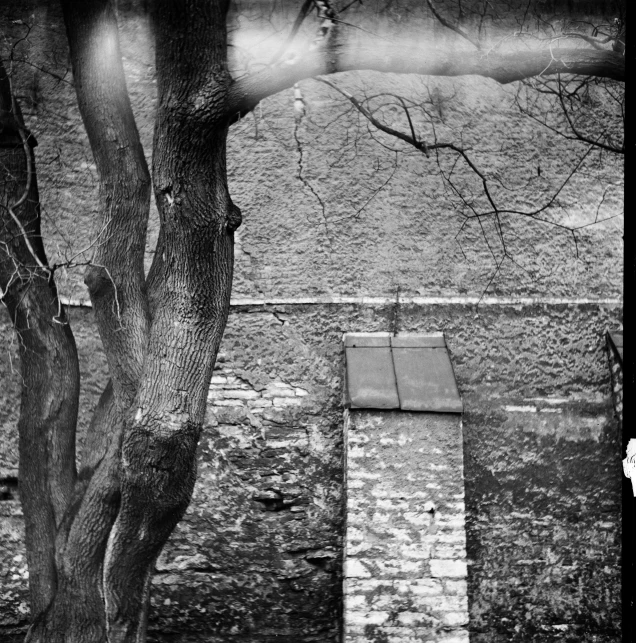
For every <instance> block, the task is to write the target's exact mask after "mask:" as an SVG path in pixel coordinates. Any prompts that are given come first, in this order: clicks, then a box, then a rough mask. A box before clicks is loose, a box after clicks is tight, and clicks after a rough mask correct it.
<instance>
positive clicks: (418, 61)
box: [228, 39, 625, 114]
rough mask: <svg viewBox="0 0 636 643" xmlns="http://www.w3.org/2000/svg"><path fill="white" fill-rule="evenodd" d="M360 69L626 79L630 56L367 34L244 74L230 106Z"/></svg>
mask: <svg viewBox="0 0 636 643" xmlns="http://www.w3.org/2000/svg"><path fill="white" fill-rule="evenodd" d="M356 70H370V71H379V72H385V73H395V74H419V75H424V76H467V75H475V76H482V77H485V78H492V79H493V80H496V81H497V82H499V83H502V84H505V83H511V82H514V81H516V80H523V79H524V78H530V77H533V76H542V75H550V74H558V73H562V74H581V75H585V76H598V77H602V78H611V79H614V80H619V81H624V80H625V56H624V55H622V54H621V53H618V52H615V51H598V50H596V49H586V48H584V47H577V48H571V49H565V48H556V47H555V48H551V49H545V50H538V51H522V52H513V53H505V54H500V53H494V52H489V53H482V52H472V51H450V52H449V51H447V50H444V49H436V48H434V47H430V46H426V45H422V44H417V43H410V44H406V45H396V44H393V43H390V44H387V43H386V42H385V41H381V42H374V41H371V40H367V41H365V40H364V39H362V40H361V41H358V42H356V43H346V42H343V43H339V44H337V46H335V47H334V48H331V49H330V48H327V49H324V48H323V49H317V50H315V51H313V52H310V53H308V54H307V55H306V56H304V57H302V58H300V59H298V60H297V61H293V62H291V63H280V64H278V65H275V66H273V67H269V68H266V69H264V70H263V71H259V72H257V73H254V74H249V75H247V76H244V77H243V78H241V79H240V80H237V81H236V82H234V83H233V85H232V87H231V89H230V96H229V101H228V107H229V108H231V110H232V112H233V113H234V114H244V113H246V112H248V111H250V110H251V109H253V108H254V107H255V106H256V105H257V104H258V103H259V102H260V101H261V100H263V99H264V98H267V96H272V95H273V94H276V93H278V92H280V91H282V90H284V89H288V88H289V87H292V86H293V85H294V83H297V82H299V81H301V80H304V79H306V78H313V77H315V76H320V75H324V74H335V73H339V72H345V71H356Z"/></svg>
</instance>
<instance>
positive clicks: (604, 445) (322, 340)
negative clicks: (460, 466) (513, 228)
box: [0, 301, 622, 643]
mask: <svg viewBox="0 0 636 643" xmlns="http://www.w3.org/2000/svg"><path fill="white" fill-rule="evenodd" d="M72 312H73V322H74V325H75V327H76V328H77V329H78V330H77V333H76V334H77V335H78V342H79V345H80V356H81V359H82V364H83V367H82V371H83V375H85V376H86V378H87V381H88V386H86V387H85V388H84V389H83V395H84V397H83V401H84V403H85V407H86V410H90V406H91V404H92V403H94V402H95V401H96V398H97V395H98V393H99V384H100V383H103V381H104V379H105V372H104V371H103V361H102V357H101V356H100V354H99V352H98V350H97V348H96V334H95V331H94V329H93V328H92V322H91V312H90V311H89V310H81V309H76V310H74V311H72ZM620 318H621V307H620V305H619V304H616V303H614V304H612V303H611V302H608V303H607V304H579V305H573V304H570V305H566V304H564V303H561V304H533V305H529V304H526V305H524V304H511V303H507V304H506V303H505V302H503V303H499V304H497V303H493V302H492V301H491V302H490V303H487V304H485V305H481V306H480V307H479V308H475V306H474V305H473V304H470V303H467V304H460V303H446V304H443V303H440V302H439V301H438V302H437V303H433V304H427V305H425V304H421V303H420V304H409V303H408V302H403V303H402V306H401V310H400V314H399V329H400V330H401V331H404V332H433V331H443V332H444V333H445V336H446V340H447V344H448V347H449V351H450V354H451V359H452V361H453V366H454V369H455V374H456V377H457V381H458V385H459V389H460V392H461V394H462V397H463V400H464V408H465V412H464V416H463V432H464V453H463V458H464V477H465V504H466V534H467V536H466V544H467V556H468V558H467V563H468V586H467V587H468V607H469V615H470V624H469V631H470V640H471V643H491V642H495V643H499V642H501V643H504V642H508V641H518V642H526V641H533V642H535V641H536V643H544V642H547V643H552V642H557V641H559V642H565V641H583V642H585V643H592V642H594V643H598V642H599V641H601V642H603V643H609V642H612V643H614V642H617V641H618V640H620V487H621V475H622V474H621V463H620V460H621V454H620V439H619V434H618V428H617V424H616V420H615V418H614V411H613V406H612V401H611V391H610V373H609V369H608V363H607V353H606V345H605V329H606V328H608V327H609V328H615V327H617V326H618V324H619V323H620ZM394 324H395V307H394V306H393V305H392V304H384V305H382V304H380V303H370V304H362V303H360V304H338V303H334V304H309V303H298V304H293V303H286V304H279V305H275V304H254V305H248V304H245V303H243V304H241V305H238V304H237V305H234V306H233V307H232V311H231V314H230V321H229V324H228V329H227V332H226V335H225V338H224V340H223V344H222V348H221V359H220V361H219V363H218V364H217V369H216V370H215V379H214V381H213V383H212V386H211V391H210V397H211V404H210V406H209V412H208V420H207V425H206V429H205V432H204V438H203V439H202V442H201V448H200V455H199V480H198V482H197V485H196V488H195V495H194V499H193V503H192V506H191V507H190V509H189V510H188V513H187V515H186V518H185V520H184V521H183V522H182V523H181V524H180V525H179V527H178V528H177V530H176V532H175V534H174V535H173V537H172V538H171V540H170V543H169V544H168V546H167V547H166V549H165V551H164V554H163V555H162V557H161V559H160V560H159V562H158V573H157V575H156V577H155V581H154V592H153V599H152V603H153V610H152V614H151V640H152V641H164V640H205V641H213V642H217V643H221V642H224V643H225V642H226V641H241V642H249V643H257V642H258V643H264V642H267V643H269V641H270V640H288V641H290V642H291V641H297V642H299V643H302V642H304V641H318V642H321V643H327V642H331V643H336V642H337V641H339V636H340V634H339V627H340V610H341V605H342V582H341V581H342V565H341V561H342V544H343V541H342V536H343V509H344V498H343V482H342V474H343V457H344V450H343V408H342V385H343V375H344V354H343V348H342V334H343V333H344V332H374V331H387V330H388V329H390V328H391V326H392V325H394ZM5 328H6V326H5ZM1 337H3V338H4V339H5V340H6V342H7V344H6V346H5V348H4V349H3V350H2V352H1V356H2V360H3V361H2V364H3V366H2V368H3V369H5V370H4V371H3V377H4V380H3V381H8V383H9V386H8V387H6V388H5V389H4V390H5V392H6V394H7V395H8V397H5V396H3V398H2V404H1V408H4V409H9V408H11V409H15V408H16V402H15V401H16V399H17V398H16V397H15V391H16V388H17V374H16V373H15V371H13V372H12V371H11V368H10V364H9V359H8V356H9V355H10V354H12V351H13V352H14V351H15V347H11V339H10V338H11V335H10V333H9V332H8V329H7V330H4V331H3V333H2V334H1ZM91 378H92V379H91ZM225 387H227V388H225ZM305 392H306V395H304V394H303V393H305ZM276 400H278V402H276ZM270 401H271V405H270V404H269V402H270ZM263 405H264V406H263ZM11 418H13V420H12V419H11ZM14 419H15V413H12V414H11V415H10V416H7V421H6V422H5V423H3V425H2V428H1V431H2V443H3V445H5V448H3V461H2V466H3V471H4V472H5V473H8V474H12V475H16V471H17V453H16V451H15V449H14V447H13V446H12V445H15V424H13V422H14ZM0 510H1V511H2V512H3V514H2V515H3V518H2V522H1V523H0V524H1V531H0V536H1V538H2V542H1V543H0V548H1V549H2V551H5V552H6V555H5V556H4V557H2V559H1V560H0V579H1V581H0V587H1V590H0V601H2V605H3V609H2V610H1V614H2V617H1V619H2V620H1V621H0V625H1V626H2V630H0V631H1V632H2V634H1V635H0V640H3V641H13V640H18V638H12V635H10V634H9V632H11V631H13V632H16V631H17V632H19V631H22V628H23V627H24V624H25V623H26V603H27V591H26V579H25V572H26V570H25V569H24V562H23V558H17V557H19V556H23V549H22V531H21V530H22V527H21V512H20V508H19V503H18V501H17V496H15V495H14V496H13V497H12V498H11V499H8V500H5V501H3V502H0ZM427 515H428V514H427ZM429 564H430V563H429ZM184 631H187V632H189V635H188V636H189V637H190V638H188V639H184V638H183V637H182V638H179V633H183V632H184ZM170 636H172V639H170ZM183 636H185V635H183ZM276 636H277V637H278V638H276ZM197 637H198V639H197ZM285 637H287V638H285ZM376 638H377V636H376ZM371 640H373V639H371ZM379 640H382V639H379Z"/></svg>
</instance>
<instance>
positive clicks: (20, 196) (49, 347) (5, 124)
mask: <svg viewBox="0 0 636 643" xmlns="http://www.w3.org/2000/svg"><path fill="white" fill-rule="evenodd" d="M0 115H1V117H2V128H1V129H0V168H1V170H0V172H1V174H0V181H1V183H0V216H1V227H0V289H1V292H2V296H3V300H4V303H5V305H6V306H7V308H8V310H9V314H10V316H11V320H12V322H13V325H14V329H15V332H16V334H17V336H18V340H19V346H20V367H21V378H22V396H21V406H20V420H19V422H18V431H19V434H20V475H19V479H20V497H21V499H22V504H23V508H24V514H25V518H26V538H27V560H28V563H29V571H30V578H31V581H30V588H31V603H32V605H33V610H34V612H36V613H38V612H40V611H41V610H43V609H44V608H46V606H47V605H48V604H49V602H50V601H51V599H52V597H53V596H54V594H55V592H56V587H57V575H56V570H55V561H54V558H55V550H54V542H55V534H56V531H57V528H58V527H59V525H60V523H61V521H62V517H63V514H64V511H65V510H66V507H67V505H68V503H69V501H70V497H71V494H72V489H73V484H74V481H75V425H76V421H77V409H78V396H79V371H78V366H77V351H76V348H75V341H74V339H73V335H72V333H71V330H70V327H69V326H68V323H67V321H66V317H65V314H64V311H63V310H62V309H61V307H60V305H59V301H58V298H57V292H56V289H55V284H54V283H53V281H52V275H51V274H50V273H49V272H48V271H47V270H46V268H45V267H46V264H47V260H46V256H45V254H44V248H43V246H42V241H41V238H40V208H39V196H38V187H37V180H36V175H35V157H34V154H33V147H34V146H35V145H36V143H35V139H34V138H33V137H32V136H31V135H30V133H29V132H28V131H27V130H26V129H25V127H24V122H23V120H22V117H21V114H20V111H19V108H18V106H17V103H16V102H15V101H14V100H13V99H12V95H11V86H10V81H9V78H8V76H7V74H6V72H5V69H4V67H3V66H2V65H1V64H0Z"/></svg>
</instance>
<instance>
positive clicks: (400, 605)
mask: <svg viewBox="0 0 636 643" xmlns="http://www.w3.org/2000/svg"><path fill="white" fill-rule="evenodd" d="M345 436H346V449H347V451H346V461H347V465H346V494H347V502H346V531H345V534H346V536H345V563H344V576H345V590H344V610H345V613H344V624H343V625H344V641H345V642H346V643H366V642H367V641H373V642H381V641H385V642H387V643H407V642H411V641H422V640H425V641H431V642H435V643H468V629H467V627H468V597H467V585H466V577H467V566H466V525H465V505H464V475H463V473H464V471H463V470H464V467H463V451H462V445H463V440H462V430H461V416H460V415H457V414H438V413H413V412H403V411H379V410H369V411H354V410H351V411H349V412H347V417H346V420H345Z"/></svg>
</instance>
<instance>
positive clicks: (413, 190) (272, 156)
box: [0, 0, 622, 299]
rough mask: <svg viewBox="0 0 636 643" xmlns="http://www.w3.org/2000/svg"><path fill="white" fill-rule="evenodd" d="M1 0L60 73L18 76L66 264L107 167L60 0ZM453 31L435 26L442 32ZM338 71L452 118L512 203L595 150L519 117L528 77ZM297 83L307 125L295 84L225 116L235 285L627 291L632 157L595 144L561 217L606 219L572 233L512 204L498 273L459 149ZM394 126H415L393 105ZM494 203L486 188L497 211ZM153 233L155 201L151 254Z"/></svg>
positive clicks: (142, 27)
mask: <svg viewBox="0 0 636 643" xmlns="http://www.w3.org/2000/svg"><path fill="white" fill-rule="evenodd" d="M0 11H2V12H4V13H3V14H0V17H3V16H7V18H6V19H4V20H3V21H2V24H3V26H4V25H7V29H8V34H7V36H8V39H7V42H10V40H11V38H12V37H18V36H20V35H22V34H23V31H24V30H23V28H21V27H19V26H17V25H15V24H14V23H12V22H10V20H15V19H23V20H25V21H27V22H31V20H32V19H31V16H32V15H33V16H34V20H35V24H36V28H35V30H34V31H33V33H32V36H31V37H30V38H29V40H28V42H27V43H26V44H24V45H23V47H24V53H25V54H26V55H28V58H29V61H30V62H32V63H33V64H35V65H43V66H44V68H46V69H49V70H51V71H53V72H54V73H56V74H57V75H58V76H60V77H63V78H64V81H62V80H58V79H56V78H54V77H51V76H50V75H47V74H43V73H39V72H37V70H36V69H35V68H34V67H32V66H30V65H26V66H20V65H18V66H17V67H16V74H15V83H16V86H17V87H18V88H19V95H20V97H21V99H22V100H23V103H24V104H25V117H26V119H27V121H28V124H29V126H30V127H31V128H32V129H33V131H34V133H35V135H36V136H37V137H38V139H39V143H40V144H39V147H38V148H37V150H36V154H37V162H38V168H39V173H40V184H41V187H42V202H43V205H44V208H45V213H44V226H43V231H44V236H45V244H46V247H47V252H48V253H49V255H50V258H51V260H52V261H63V260H64V259H68V258H70V257H74V256H76V253H77V252H78V251H80V250H83V249H88V250H87V252H86V253H84V254H80V255H77V256H76V260H77V261H80V262H81V261H85V260H86V259H88V258H89V257H90V250H91V248H92V247H93V246H94V245H95V244H96V243H99V235H100V233H101V234H103V233H104V231H100V229H99V227H98V226H97V222H96V221H95V197H96V193H95V184H96V176H95V170H94V165H93V164H92V160H91V153H90V149H89V147H88V144H87V140H86V136H85V134H84V132H83V128H82V124H81V119H80V118H79V113H78V109H77V106H76V103H75V99H74V96H73V88H72V86H71V85H70V84H69V83H68V82H67V81H68V79H69V78H70V75H69V74H70V72H69V69H68V59H67V52H66V45H65V43H64V29H63V26H62V24H61V22H60V16H59V7H58V6H57V3H55V2H53V1H52V0H50V1H46V0H42V1H41V2H37V3H33V2H32V3H23V2H18V1H17V0H12V1H11V2H7V3H6V5H4V4H3V7H2V8H1V9H0ZM120 17H121V20H120V24H121V41H122V51H123V55H124V66H125V70H126V74H127V81H128V87H129V91H130V96H131V101H132V104H133V109H134V111H135V114H136V119H137V123H138V127H139V129H140V134H141V138H142V142H143V144H144V147H145V149H146V153H147V156H148V158H149V159H150V153H151V142H152V131H153V113H154V107H155V104H156V99H155V87H156V82H155V79H154V69H153V51H152V45H151V38H150V35H149V34H150V29H149V25H148V19H147V17H146V16H144V15H143V14H142V15H139V14H135V13H134V12H133V13H130V12H128V9H127V6H126V4H122V6H121V7H120ZM392 17H393V19H397V18H398V16H397V15H393V16H392ZM9 19H10V20H9ZM413 20H415V16H414V17H413ZM405 24H406V23H405ZM424 29H429V31H430V27H425V26H422V30H424ZM421 33H425V31H421ZM447 35H448V34H447V33H446V31H445V30H444V29H439V28H437V29H433V32H432V34H431V37H435V38H437V39H438V40H439V39H444V38H445V37H447ZM20 51H21V52H22V50H20ZM65 81H66V82H65ZM336 81H337V82H338V83H339V84H340V85H341V86H342V87H344V88H347V89H348V90H350V91H352V92H353V93H354V94H355V95H356V96H358V97H360V98H362V97H364V96H365V95H368V94H371V93H376V92H377V91H379V90H382V91H386V92H395V93H399V94H401V95H403V96H404V97H405V98H406V99H409V100H413V101H415V102H416V103H421V102H425V103H426V104H427V105H428V109H429V111H431V113H435V114H438V115H439V118H438V122H437V125H436V135H437V137H438V140H443V141H453V142H456V143H457V142H461V144H462V145H464V146H465V147H466V148H467V149H470V154H471V158H472V159H473V160H474V162H475V163H477V165H478V166H479V167H480V168H482V169H483V170H484V171H486V172H487V173H488V174H489V176H491V177H492V178H494V179H498V180H500V181H501V183H502V184H503V185H505V186H506V187H505V189H504V188H497V186H496V180H495V182H494V183H493V184H492V186H491V188H492V190H493V194H495V195H496V196H497V198H498V199H499V202H500V203H501V204H505V205H507V206H513V207H517V208H519V209H522V210H524V211H525V210H532V209H534V208H536V207H538V206H540V205H543V204H545V203H547V202H548V200H549V198H550V197H551V196H552V195H554V193H555V192H556V190H557V189H558V188H559V186H561V184H562V183H563V182H564V181H565V179H566V178H567V176H568V175H569V173H570V172H571V171H572V169H573V168H574V167H575V166H576V164H577V163H578V162H579V161H580V160H581V159H582V157H583V155H584V153H585V148H584V147H580V146H578V145H576V144H572V143H571V142H568V141H565V140H564V139H562V138H560V137H557V136H554V135H553V134H552V133H551V132H550V131H549V130H548V129H547V128H542V127H540V126H539V125H538V124H537V123H536V122H534V121H532V120H530V119H528V118H526V117H523V116H521V114H520V113H519V110H518V109H517V108H516V107H515V106H514V104H513V98H514V96H515V94H516V92H517V90H518V89H519V86H518V84H514V83H513V84H511V85H510V86H506V87H501V86H499V85H497V84H496V83H494V81H490V80H486V79H477V78H459V79H454V80H450V79H439V78H438V79H436V78H432V79H428V80H422V79H419V78H416V77H413V76H401V75H384V76H382V75H379V74H375V73H371V72H368V73H364V74H362V75H357V74H351V73H348V74H340V75H338V78H337V79H336ZM301 90H302V94H303V97H304V100H305V105H306V115H305V117H304V118H303V119H302V122H300V123H296V122H295V120H294V110H293V91H292V90H291V89H290V90H288V91H285V92H282V93H281V94H279V95H277V96H275V97H272V98H270V99H267V100H265V101H263V102H262V103H261V104H260V105H259V106H258V108H257V109H256V110H255V111H254V113H253V114H251V115H248V116H247V117H246V118H245V119H243V120H242V121H241V122H239V123H237V124H236V125H234V126H233V127H232V128H231V130H230V135H229V141H228V177H229V182H230V191H231V194H232V197H233V199H234V200H235V201H236V203H237V204H238V205H239V206H240V207H241V209H242V210H243V214H244V224H243V227H242V228H241V229H240V231H239V234H238V239H237V253H236V254H237V262H236V263H237V271H236V277H235V287H234V292H235V295H252V296H254V295H266V296H294V295H296V294H297V293H299V292H302V293H303V294H305V295H310V294H329V293H335V294H357V295H378V294H392V293H395V291H396V288H397V287H398V286H399V288H400V291H401V292H402V293H403V294H411V295H422V296H431V295H456V294H458V293H459V294H472V295H475V294H476V295H481V294H482V292H483V291H484V290H485V289H486V287H487V286H488V285H489V282H490V281H491V278H493V276H494V280H493V282H492V283H491V284H490V290H489V292H492V293H496V294H511V295H519V296H529V295H530V296H534V295H550V296H572V295H573V294H574V293H578V294H580V293H586V294H587V295H589V296H600V297H612V296H617V295H619V294H620V283H621V276H620V275H621V264H620V262H619V261H618V260H617V258H618V257H620V256H621V255H622V239H621V231H622V218H621V215H622V165H621V163H620V162H619V161H620V160H617V159H614V158H612V157H611V156H609V155H605V156H604V157H603V158H602V159H600V160H599V159H597V157H596V156H595V155H591V156H590V157H589V158H587V160H586V161H585V162H584V163H583V165H582V166H581V168H580V170H581V174H580V176H577V177H575V178H574V179H573V180H572V181H571V183H569V184H568V185H567V186H566V187H565V188H564V189H563V191H562V192H561V193H560V195H559V200H560V201H561V202H563V203H566V204H567V208H566V210H565V211H557V212H556V213H555V214H554V215H549V216H548V219H550V220H552V221H554V222H555V223H559V224H564V225H570V226H575V227H579V226H587V225H588V224H591V223H594V221H598V222H597V223H596V224H594V225H591V226H590V227H582V228H580V229H579V230H578V231H577V233H576V235H577V242H576V244H575V242H574V238H573V236H572V234H571V233H570V232H569V231H567V230H564V229H562V228H559V227H554V226H550V225H547V224H542V223H539V222H532V221H530V220H528V219H527V218H524V217H520V216H514V215H510V216H507V215H502V218H501V226H502V228H501V229H502V230H503V231H504V233H505V236H506V249H507V250H508V252H509V253H510V256H511V257H512V258H513V259H514V262H513V261H512V260H506V261H505V262H504V263H503V265H502V268H501V270H500V271H498V272H497V271H496V265H497V260H499V259H500V258H501V251H502V247H501V245H500V244H499V242H498V241H497V231H496V229H495V227H494V222H493V221H492V220H490V219H487V218H486V219H482V220H481V221H477V220H475V219H473V220H471V221H468V220H467V219H466V218H465V216H464V215H465V214H468V211H467V210H466V209H465V208H462V205H461V203H460V202H459V201H458V199H457V198H456V197H454V196H453V193H452V191H451V190H449V188H448V186H445V185H444V183H443V182H442V181H441V179H440V167H441V168H443V169H444V170H445V171H446V172H448V171H449V170H450V167H451V163H452V162H453V161H454V157H452V156H449V155H448V154H441V155H440V157H439V158H438V157H436V155H434V154H431V156H430V158H426V157H425V156H424V155H423V154H421V153H420V152H416V151H413V150H411V149H409V148H408V147H407V146H405V145H403V144H401V143H399V142H396V141H395V140H392V139H389V138H387V137H385V136H383V135H378V134H377V133H375V134H373V135H372V133H370V132H369V131H368V128H367V126H366V124H365V123H364V122H363V121H362V120H361V119H360V117H358V116H357V115H356V114H355V113H354V112H352V111H351V109H350V106H349V105H348V103H346V102H345V101H344V100H343V99H342V97H339V96H338V95H337V94H336V93H335V92H334V91H333V90H331V89H329V88H327V87H324V86H322V85H320V84H319V83H317V82H315V81H311V80H307V81H303V82H302V83H301ZM601 108H602V105H600V107H599V109H601ZM390 124H392V125H393V126H395V127H398V128H403V129H408V124H407V123H406V122H402V120H401V117H400V115H399V114H398V113H397V112H396V113H395V114H394V122H393V123H390ZM416 126H418V127H419V130H418V131H419V133H420V135H421V136H424V137H428V138H431V137H432V136H433V133H432V131H431V129H430V125H427V124H426V123H425V122H424V121H423V120H421V122H418V121H417V120H416ZM387 146H388V147H389V148H390V149H387ZM391 150H395V151H391ZM458 167H459V166H458ZM538 168H540V169H541V174H540V176H539V173H538ZM454 176H455V178H456V180H457V182H458V185H459V186H461V187H462V189H464V190H466V194H468V193H469V192H470V191H471V190H472V191H473V192H474V193H475V194H479V192H480V186H479V182H478V181H477V182H476V181H475V180H474V177H473V176H472V175H470V174H461V172H460V173H458V172H457V170H456V171H455V174H454ZM462 177H463V178H462ZM383 186H384V187H383ZM380 188H382V189H380ZM481 201H482V200H480V199H479V198H477V201H476V202H477V203H478V205H479V207H480V208H481V207H482V206H483V207H485V204H484V203H481ZM482 224H483V229H482ZM156 234H157V221H156V215H155V211H154V209H153V213H152V216H151V226H150V229H149V234H148V249H147V250H148V252H147V263H148V264H149V262H150V261H151V259H152V256H153V255H152V250H153V248H154V242H155V240H156ZM489 244H490V247H489ZM490 248H493V249H494V251H495V252H494V254H495V256H493V254H491V249H490ZM82 273H83V268H82V267H81V266H79V267H76V268H73V269H70V270H69V271H65V270H60V271H58V273H57V278H58V282H59V286H60V291H61V293H62V294H63V295H65V296H68V297H73V298H79V299H86V289H85V287H84V285H83V283H82Z"/></svg>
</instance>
